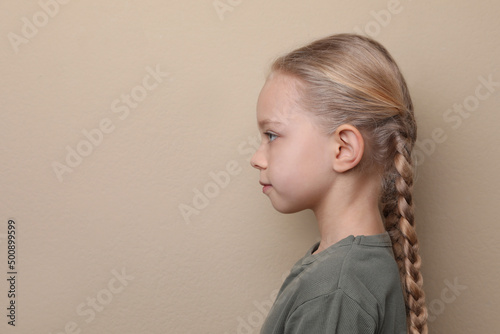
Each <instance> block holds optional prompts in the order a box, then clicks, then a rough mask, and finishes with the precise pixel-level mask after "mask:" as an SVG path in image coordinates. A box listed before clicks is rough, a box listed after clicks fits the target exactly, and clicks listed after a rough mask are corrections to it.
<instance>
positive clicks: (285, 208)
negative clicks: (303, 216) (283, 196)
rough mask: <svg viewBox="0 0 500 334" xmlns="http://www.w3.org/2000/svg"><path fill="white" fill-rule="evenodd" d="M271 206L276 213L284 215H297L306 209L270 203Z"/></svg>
mask: <svg viewBox="0 0 500 334" xmlns="http://www.w3.org/2000/svg"><path fill="white" fill-rule="evenodd" d="M271 204H272V205H273V207H274V209H275V210H276V211H278V212H280V213H284V214H290V213H297V212H300V211H304V210H306V209H307V208H305V207H302V206H294V205H290V204H285V203H274V202H271Z"/></svg>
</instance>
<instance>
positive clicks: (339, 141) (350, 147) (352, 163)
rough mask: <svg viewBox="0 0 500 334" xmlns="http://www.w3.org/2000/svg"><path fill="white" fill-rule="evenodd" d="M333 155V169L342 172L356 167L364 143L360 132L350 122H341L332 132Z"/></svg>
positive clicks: (362, 151) (361, 155)
mask: <svg viewBox="0 0 500 334" xmlns="http://www.w3.org/2000/svg"><path fill="white" fill-rule="evenodd" d="M333 140H334V145H335V157H334V159H333V169H334V170H335V171H336V172H337V173H344V172H347V171H348V170H351V169H352V168H354V167H356V166H357V165H358V164H359V162H360V161H361V158H362V157H363V153H364V148H365V143H364V140H363V136H362V135H361V132H360V131H359V130H358V129H357V128H356V127H354V126H352V125H350V124H342V125H341V126H339V127H338V128H337V130H336V131H335V133H334V134H333Z"/></svg>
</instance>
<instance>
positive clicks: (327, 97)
mask: <svg viewBox="0 0 500 334" xmlns="http://www.w3.org/2000/svg"><path fill="white" fill-rule="evenodd" d="M271 71H272V72H276V73H280V72H281V73H284V74H288V75H291V76H293V77H295V78H296V79H298V82H299V89H300V91H301V94H300V99H299V103H300V104H302V105H303V106H304V107H305V108H306V109H307V110H310V111H312V112H314V113H315V114H316V115H317V116H318V117H319V118H320V120H321V123H322V124H323V125H324V126H325V129H326V131H327V132H329V133H333V132H334V131H335V129H336V128H337V127H338V126H339V125H341V124H345V123H349V124H351V125H353V126H355V127H356V128H358V130H359V131H360V132H361V133H362V135H363V137H364V139H365V146H366V150H365V153H364V156H363V158H362V160H361V162H360V164H359V166H357V167H356V169H357V170H358V171H359V172H365V171H372V172H373V171H376V172H378V173H380V175H381V180H382V191H381V196H380V210H381V213H382V215H383V217H384V223H385V228H386V230H387V231H388V232H389V235H390V237H391V241H392V245H393V251H394V257H395V259H396V262H397V263H398V266H399V272H400V277H401V282H402V285H403V291H404V296H405V303H406V313H407V324H408V332H409V333H412V334H413V333H427V308H426V306H425V295H424V291H423V289H422V283H423V280H422V274H421V273H420V266H421V259H420V255H419V246H418V240H417V234H416V231H415V219H414V209H413V200H412V187H413V165H412V155H411V153H412V149H413V146H414V144H415V140H416V135H417V126H416V122H415V118H414V114H413V104H412V101H411V98H410V94H409V92H408V88H407V85H406V82H405V79H404V78H403V75H402V74H401V72H400V70H399V68H398V66H397V64H396V62H395V61H394V59H393V58H392V57H391V55H390V54H389V52H388V51H387V50H386V49H385V48H384V47H383V46H382V45H380V44H379V43H378V42H376V41H374V40H372V39H370V38H367V37H363V36H358V35H354V34H338V35H333V36H330V37H326V38H323V39H320V40H317V41H315V42H313V43H311V44H309V45H307V46H304V47H302V48H299V49H297V50H294V51H292V52H290V53H288V54H286V55H284V56H282V57H280V58H278V59H277V60H276V61H275V62H274V63H273V65H272V68H271Z"/></svg>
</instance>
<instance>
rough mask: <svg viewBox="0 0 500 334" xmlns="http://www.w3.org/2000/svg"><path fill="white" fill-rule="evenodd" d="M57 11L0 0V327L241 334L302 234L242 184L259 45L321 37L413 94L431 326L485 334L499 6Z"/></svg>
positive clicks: (83, 4) (47, 0)
mask: <svg viewBox="0 0 500 334" xmlns="http://www.w3.org/2000/svg"><path fill="white" fill-rule="evenodd" d="M66 2H67V3H64V1H62V0H61V3H59V2H55V0H42V1H40V2H37V1H25V2H17V1H8V2H7V1H3V2H1V3H0V13H1V14H0V15H1V20H0V36H3V37H2V38H1V40H0V78H1V81H0V108H1V121H0V139H1V148H0V162H1V165H2V166H1V175H0V177H1V192H0V193H1V194H0V214H1V216H0V220H1V224H0V268H1V274H0V277H2V279H1V280H0V310H2V311H0V319H2V320H1V324H0V331H1V332H2V333H44V334H48V333H52V334H55V333H61V332H62V333H183V334H185V333H220V334H234V333H257V332H258V329H259V328H260V326H261V324H262V321H263V318H264V313H266V312H267V310H268V309H269V306H270V304H271V300H272V298H273V296H274V295H275V293H276V289H278V288H279V286H280V285H281V282H282V279H283V275H286V273H287V272H288V270H289V269H290V268H291V266H292V265H293V263H295V261H296V260H297V259H299V258H300V257H301V256H302V255H303V254H304V253H305V252H306V250H307V249H308V248H309V247H310V246H311V245H312V244H313V243H314V242H316V241H317V240H318V239H319V235H318V231H317V227H316V226H315V222H314V219H313V216H312V215H311V213H310V212H303V213H299V214H294V215H281V214H279V213H276V212H275V211H274V209H273V208H272V206H271V205H270V203H269V201H268V199H267V198H266V197H265V196H264V195H263V194H262V193H261V189H260V187H259V185H258V172H257V171H256V170H253V169H252V168H251V167H250V165H249V163H248V160H249V157H250V156H251V155H252V152H253V151H254V150H255V148H254V145H255V143H256V142H258V141H259V139H258V137H257V126H256V121H255V104H256V99H257V96H258V93H259V91H260V88H261V87H262V84H263V83H264V79H265V75H266V72H267V69H268V66H269V64H270V62H271V61H272V60H273V59H274V58H275V57H277V56H279V55H280V54H282V53H285V52H287V51H290V50H291V49H293V48H295V47H297V46H301V45H303V44H305V43H308V42H310V41H312V40H314V39H316V38H319V37H324V36H326V35H329V34H333V33H340V32H361V33H364V34H367V35H368V36H372V37H374V38H376V39H377V40H379V41H380V42H381V43H382V44H384V45H385V46H386V47H387V48H388V49H389V51H390V52H391V53H392V55H393V56H394V58H395V59H396V60H397V62H398V63H399V65H400V67H401V69H402V71H403V73H404V75H405V77H406V80H407V82H408V85H409V87H410V91H411V93H412V97H413V100H414V104H415V112H416V117H417V122H418V126H419V129H418V130H419V133H418V135H419V142H418V144H417V151H418V152H416V154H417V155H418V162H419V165H418V168H417V179H416V185H415V203H416V219H417V224H418V234H419V238H420V246H421V254H422V258H423V275H424V280H425V291H426V295H427V301H428V306H429V310H430V314H431V318H430V324H429V326H430V330H431V332H433V333H472V332H474V333H494V332H497V331H498V326H499V325H500V323H499V319H498V311H499V308H498V306H497V305H496V304H497V303H496V301H497V300H499V299H500V286H499V283H498V277H499V274H500V273H499V269H500V263H499V260H498V259H499V255H500V254H499V242H498V239H499V238H500V232H499V229H498V218H497V210H496V209H497V208H498V203H499V202H500V193H499V180H500V178H499V176H498V171H497V169H498V165H499V163H500V154H499V153H500V149H499V146H500V145H499V143H500V131H498V124H499V123H500V114H499V113H498V106H499V102H500V94H499V91H500V71H499V59H500V39H499V33H500V21H499V19H498V18H499V17H500V3H499V2H497V1H466V0H458V1H410V0H400V1H398V0H393V1H385V0H377V1H373V0H370V1H369V0H357V1H346V0H340V1H327V0H318V1H312V2H306V1H298V0H292V1H291V0H287V1H284V0H281V1H263V0H255V1H245V0H220V1H215V2H214V1H213V0H205V1H159V0H148V1H131V0H127V1H124V0H120V1H118V0H106V1H95V0H93V1H66ZM215 5H217V6H219V7H218V8H219V10H217V9H216V7H215ZM151 73H156V74H155V75H152V74H151ZM166 73H168V74H166ZM488 82H489V83H488ZM127 99H128V100H127ZM127 101H128V102H127ZM96 129H97V130H96ZM89 138H90V139H89ZM221 171H225V173H221ZM207 196H208V197H207ZM183 212H184V214H183ZM9 219H12V220H13V221H15V222H16V226H17V228H16V232H17V234H16V241H17V244H16V245H17V248H16V251H17V253H16V256H17V258H16V260H17V263H16V268H15V270H16V272H17V276H16V285H15V288H16V299H15V302H16V326H15V328H13V327H12V326H9V325H8V324H7V321H8V318H7V317H6V315H7V313H8V312H9V311H8V310H7V307H8V305H9V302H10V300H11V299H9V298H8V297H7V292H8V290H9V288H10V287H9V283H8V281H7V280H6V278H9V277H8V275H7V271H9V269H8V268H7V242H8V240H7V238H8V232H7V228H8V227H7V226H8V220H9ZM4 277H6V278H4Z"/></svg>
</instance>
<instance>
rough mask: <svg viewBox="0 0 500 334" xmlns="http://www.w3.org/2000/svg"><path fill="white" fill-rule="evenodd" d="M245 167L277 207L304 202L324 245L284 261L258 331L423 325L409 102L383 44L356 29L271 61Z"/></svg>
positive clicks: (400, 329) (311, 332) (413, 329)
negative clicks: (257, 137) (256, 174)
mask: <svg viewBox="0 0 500 334" xmlns="http://www.w3.org/2000/svg"><path fill="white" fill-rule="evenodd" d="M257 120H258V124H259V129H260V131H261V133H262V143H261V145H260V147H259V149H258V150H257V152H256V153H255V155H254V156H253V157H252V160H251V164H252V166H253V167H255V168H256V169H258V170H259V171H260V184H261V185H262V186H263V189H262V190H263V192H264V194H266V195H267V196H268V197H269V199H270V200H271V203H272V205H273V206H274V208H275V209H276V210H278V211H279V212H282V213H293V212H298V211H301V210H304V209H311V210H312V211H313V212H314V215H315V217H316V219H317V222H318V226H319V231H320V233H321V241H320V242H319V243H317V244H316V245H314V246H313V247H312V248H311V249H310V250H309V251H308V252H307V253H306V255H305V256H304V257H303V258H302V259H301V260H299V261H298V262H297V263H296V264H295V266H294V267H293V268H292V270H291V273H290V275H289V276H288V278H287V279H286V280H285V281H284V282H283V286H282V287H281V289H280V291H279V295H278V297H277V298H276V301H275V303H274V305H273V307H272V308H271V310H270V312H269V315H268V317H267V319H266V321H265V323H264V325H263V327H262V330H261V333H262V334H271V333H273V334H277V333H287V334H292V333H297V334H298V333H307V334H318V333H391V334H392V333H407V332H409V333H427V325H426V319H427V310H426V307H425V298H424V292H423V290H422V275H421V273H420V265H421V261H420V256H419V253H418V241H417V235H416V233H415V227H414V224H415V222H414V217H413V201H412V185H413V171H412V157H411V152H412V148H413V145H414V143H415V139H416V124H415V119H414V116H413V105H412V101H411V99H410V95H409V93H408V88H407V86H406V83H405V80H404V78H403V76H402V74H401V73H400V71H399V69H398V66H397V65H396V63H395V62H394V60H393V59H392V57H391V56H390V55H389V53H388V52H387V50H386V49H385V48H384V47H383V46H382V45H380V44H379V43H377V42H375V41H373V40H371V39H369V38H366V37H361V36H357V35H352V34H340V35H334V36H331V37H327V38H324V39H321V40H318V41H315V42H313V43H311V44H309V45H307V46H305V47H302V48H299V49H297V50H295V51H292V52H291V53H289V54H287V55H285V56H283V57H281V58H279V59H277V60H276V61H275V62H274V63H273V65H272V68H271V74H270V75H269V77H268V79H267V81H266V83H265V85H264V87H263V88H262V91H261V93H260V96H259V99H258V102H257Z"/></svg>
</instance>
